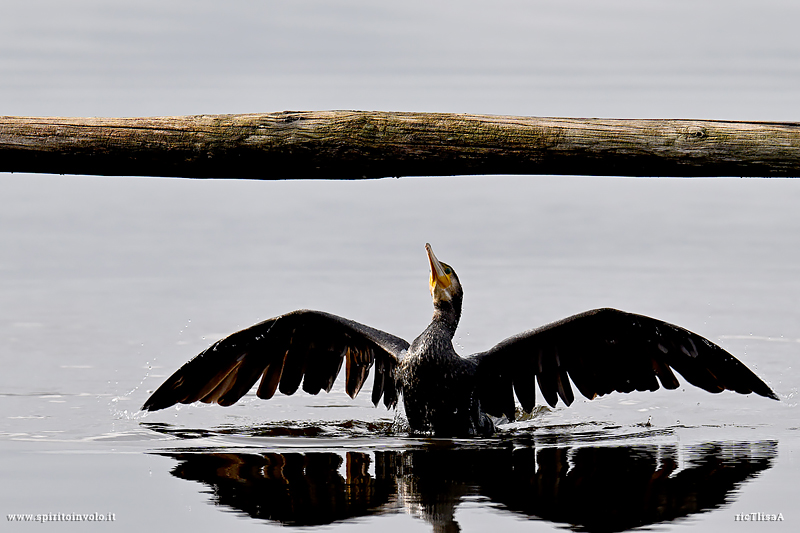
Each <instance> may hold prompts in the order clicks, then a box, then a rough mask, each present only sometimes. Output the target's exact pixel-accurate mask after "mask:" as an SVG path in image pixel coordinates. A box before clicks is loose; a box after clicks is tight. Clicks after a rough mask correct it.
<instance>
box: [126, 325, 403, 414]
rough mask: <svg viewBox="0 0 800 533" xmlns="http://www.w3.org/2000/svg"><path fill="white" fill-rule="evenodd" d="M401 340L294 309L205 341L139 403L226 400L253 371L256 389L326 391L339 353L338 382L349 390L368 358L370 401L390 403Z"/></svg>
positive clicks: (242, 389) (267, 393)
mask: <svg viewBox="0 0 800 533" xmlns="http://www.w3.org/2000/svg"><path fill="white" fill-rule="evenodd" d="M407 348H408V342H406V341H405V340H403V339H400V338H399V337H395V336H393V335H390V334H388V333H385V332H383V331H380V330H377V329H374V328H370V327H369V326H365V325H363V324H359V323H358V322H354V321H352V320H348V319H346V318H342V317H338V316H336V315H332V314H329V313H323V312H321V311H309V310H299V311H293V312H291V313H287V314H285V315H281V316H278V317H275V318H271V319H269V320H265V321H264V322H260V323H258V324H256V325H254V326H251V327H249V328H247V329H244V330H241V331H238V332H236V333H234V334H232V335H230V336H228V337H226V338H224V339H222V340H220V341H217V342H216V343H214V344H213V345H211V346H210V347H209V348H208V349H206V350H205V351H203V352H202V353H200V354H199V355H198V356H196V357H195V358H193V359H192V360H190V361H189V362H187V363H186V364H185V365H183V366H182V367H181V368H179V369H178V370H177V371H176V372H175V373H174V374H173V375H172V376H170V377H169V378H168V379H167V380H166V381H165V382H164V383H163V384H162V385H161V386H160V387H159V388H158V389H157V390H156V391H155V392H154V393H153V394H152V395H151V396H150V398H149V399H148V400H147V401H146V402H145V404H144V405H143V406H142V409H145V410H150V411H156V410H159V409H164V408H166V407H169V406H171V405H174V404H176V403H192V402H195V401H198V400H199V401H203V402H206V403H219V404H220V405H232V404H234V403H236V402H237V401H238V400H239V399H240V398H241V397H242V396H244V395H245V394H246V393H247V391H249V390H250V389H251V388H252V387H253V386H254V385H255V383H256V382H257V381H258V380H259V379H261V383H260V384H259V387H258V392H257V394H258V397H259V398H263V399H269V398H271V397H272V396H273V395H274V394H275V391H276V390H280V391H281V392H282V393H283V394H293V393H294V392H295V391H297V389H298V388H299V387H300V384H301V383H302V384H303V390H304V391H306V392H309V393H311V394H317V393H319V391H320V390H323V389H324V390H325V391H328V392H329V391H330V390H331V388H332V387H333V384H334V382H335V381H336V377H337V375H338V374H339V372H340V370H341V367H342V363H343V362H344V361H345V360H346V361H347V369H346V376H345V390H346V392H347V393H348V394H349V395H350V396H351V397H355V396H356V394H358V392H359V390H361V387H362V386H363V384H364V382H365V381H366V379H367V376H368V375H369V370H370V368H371V367H372V366H373V365H374V364H376V362H377V367H376V368H377V369H379V370H376V375H375V383H376V386H375V387H374V389H373V393H372V401H373V403H375V404H376V405H377V403H378V402H379V401H380V399H381V397H383V401H384V404H385V405H386V406H387V407H393V406H394V405H395V404H396V403H397V390H396V388H395V379H394V376H395V369H396V367H397V362H398V360H399V358H400V357H401V356H402V353H403V351H405V350H406V349H407Z"/></svg>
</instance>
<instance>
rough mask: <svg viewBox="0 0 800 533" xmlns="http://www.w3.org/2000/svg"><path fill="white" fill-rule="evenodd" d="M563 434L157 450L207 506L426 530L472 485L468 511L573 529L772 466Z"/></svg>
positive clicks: (719, 451)
mask: <svg viewBox="0 0 800 533" xmlns="http://www.w3.org/2000/svg"><path fill="white" fill-rule="evenodd" d="M559 437H561V438H560V439H559V443H558V445H557V446H545V447H542V448H535V447H533V446H531V445H530V441H528V442H526V441H521V442H520V441H512V440H510V439H509V440H504V441H500V443H498V442H494V441H493V442H492V443H491V445H490V446H482V445H475V444H472V443H471V444H470V445H458V444H453V443H452V442H443V441H430V442H428V443H427V444H425V445H424V446H423V447H420V448H407V449H401V450H385V451H370V452H360V451H353V450H351V451H347V452H346V453H341V452H340V453H333V452H308V453H296V452H292V453H275V452H260V453H254V452H252V451H250V452H249V453H236V452H220V453H209V452H207V451H205V452H203V451H200V452H198V451H191V450H185V451H180V452H167V453H164V452H159V455H164V456H167V457H171V458H173V459H175V460H177V461H178V463H177V464H176V465H175V467H174V468H173V469H172V471H171V473H172V475H174V476H176V477H178V478H181V479H188V480H193V481H197V482H200V483H202V484H203V485H204V486H205V487H209V488H210V489H211V490H207V489H205V488H204V489H203V491H202V492H203V493H205V494H211V498H212V500H213V502H214V505H215V506H217V507H218V508H220V509H223V510H235V511H238V512H243V513H245V514H247V515H248V516H250V517H252V518H255V519H261V520H269V521H277V522H280V523H282V524H286V525H292V526H319V525H324V524H331V523H335V522H339V521H342V520H347V519H349V518H353V517H363V516H375V515H386V514H395V513H402V512H406V513H408V514H410V515H412V516H415V517H418V518H422V519H424V520H425V521H427V522H429V523H430V524H431V525H432V526H433V531H434V532H456V531H459V530H460V527H459V524H458V522H457V520H458V513H457V510H458V508H459V506H460V505H461V504H462V503H464V501H465V499H466V498H469V497H470V496H472V497H473V498H472V500H471V505H472V507H473V511H474V510H475V508H477V507H480V508H481V509H482V512H483V513H486V516H490V517H492V518H495V517H496V516H497V513H504V514H508V513H509V512H510V513H511V514H512V516H514V517H515V518H517V519H524V518H527V517H531V518H537V519H539V520H545V521H548V522H553V523H557V524H571V525H573V527H572V529H574V530H577V531H605V532H613V531H627V530H629V529H631V528H635V527H643V526H649V525H651V524H658V523H661V524H664V523H667V522H671V521H673V520H678V519H681V518H685V517H694V518H695V519H696V518H697V516H696V515H697V514H698V513H702V512H707V511H710V510H712V509H717V508H719V507H721V506H723V505H726V504H728V505H730V501H731V496H732V495H733V494H736V493H739V492H742V491H743V490H744V486H743V485H744V484H745V483H746V482H747V481H749V480H751V479H753V478H754V477H756V476H758V475H759V473H762V472H764V471H766V470H768V469H769V468H772V467H773V466H774V463H775V462H776V459H777V455H778V451H777V446H778V445H777V442H774V441H759V442H754V443H749V442H724V443H705V444H695V445H686V444H683V445H681V446H680V447H679V446H677V445H675V444H664V445H658V446H656V445H642V444H639V445H630V444H625V443H620V442H618V441H615V442H612V443H610V444H613V445H601V446H598V445H597V444H596V443H595V444H594V445H591V446H587V445H586V443H579V445H565V440H568V438H569V435H563V434H562V435H559ZM370 465H372V468H371V467H370ZM679 465H681V467H679ZM370 471H372V472H373V473H372V474H371V473H370ZM474 496H481V498H479V499H478V498H474ZM498 509H503V511H498ZM373 520H375V521H373V522H371V524H372V525H373V526H375V527H376V528H377V527H380V526H381V523H379V522H378V521H377V520H378V519H377V518H375V519H373ZM387 524H388V525H389V527H391V523H387ZM472 525H473V527H474V524H472Z"/></svg>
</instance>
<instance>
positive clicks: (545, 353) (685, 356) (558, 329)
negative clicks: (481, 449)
mask: <svg viewBox="0 0 800 533" xmlns="http://www.w3.org/2000/svg"><path fill="white" fill-rule="evenodd" d="M472 358H473V360H474V361H475V362H476V363H477V380H478V394H479V398H480V401H481V407H482V408H483V410H484V411H486V412H487V413H489V414H491V415H494V416H501V415H506V416H507V417H508V418H509V419H510V420H513V419H514V411H515V409H514V393H516V395H517V398H518V399H519V401H520V403H521V404H522V408H523V409H524V410H525V411H530V410H532V409H533V407H534V404H535V399H536V391H535V385H534V381H538V383H539V389H540V390H541V392H542V395H543V396H544V399H545V400H546V401H547V403H548V404H550V406H551V407H555V405H556V402H557V401H558V398H559V397H560V398H561V400H562V401H563V402H564V403H565V404H566V405H570V404H571V403H572V401H573V400H574V399H575V398H574V395H573V392H572V387H571V385H570V379H571V380H572V383H574V384H575V386H576V387H577V388H578V390H579V391H580V392H581V394H583V395H584V396H585V397H587V398H589V399H593V398H595V397H596V396H602V395H604V394H608V393H610V392H612V391H618V392H631V391H634V390H639V391H647V390H649V391H654V390H656V389H658V388H659V381H660V382H661V385H662V386H663V387H664V388H666V389H675V388H677V387H678V385H679V382H678V379H677V378H676V377H675V374H674V373H673V372H672V371H673V370H676V371H677V372H678V373H680V375H681V376H683V377H684V378H685V379H686V381H688V382H689V383H691V384H692V385H695V386H697V387H700V388H701V389H705V390H707V391H708V392H714V393H716V392H721V391H723V390H725V389H729V390H733V391H736V392H739V393H741V394H749V393H751V392H755V393H756V394H760V395H761V396H766V397H767V398H772V399H775V400H777V399H778V397H777V396H776V395H775V393H774V392H772V390H771V389H770V388H769V387H768V386H767V385H766V384H765V383H764V382H763V381H761V380H760V379H759V378H758V376H756V375H755V374H754V373H753V372H752V371H750V369H749V368H747V367H746V366H745V365H744V364H742V363H741V362H740V361H739V360H738V359H736V358H735V357H734V356H732V355H731V354H729V353H728V352H726V351H725V350H723V349H722V348H720V347H719V346H717V345H716V344H714V343H713V342H711V341H709V340H708V339H706V338H704V337H701V336H700V335H697V334H695V333H692V332H691V331H688V330H685V329H683V328H681V327H678V326H674V325H672V324H668V323H666V322H662V321H660V320H656V319H654V318H649V317H646V316H642V315H635V314H632V313H625V312H623V311H617V310H616V309H595V310H593V311H587V312H585V313H581V314H579V315H575V316H572V317H569V318H566V319H564V320H561V321H559V322H554V323H552V324H549V325H546V326H543V327H541V328H538V329H534V330H531V331H526V332H524V333H520V334H519V335H515V336H513V337H510V338H508V339H506V340H504V341H502V342H501V343H499V344H498V345H496V346H495V347H494V348H492V349H490V350H488V351H486V352H483V353H479V354H475V355H474V356H472ZM512 389H513V392H512Z"/></svg>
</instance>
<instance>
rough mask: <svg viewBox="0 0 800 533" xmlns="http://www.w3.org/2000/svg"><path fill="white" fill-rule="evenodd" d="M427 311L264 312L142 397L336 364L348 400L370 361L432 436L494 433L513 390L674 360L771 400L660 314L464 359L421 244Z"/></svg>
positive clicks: (526, 398) (443, 291) (285, 377)
mask: <svg viewBox="0 0 800 533" xmlns="http://www.w3.org/2000/svg"><path fill="white" fill-rule="evenodd" d="M426 250H427V253H428V260H429V263H430V268H431V276H430V289H431V295H432V297H433V304H434V315H433V319H432V321H431V324H430V325H429V326H428V328H427V329H426V330H425V331H424V332H423V333H422V334H421V335H420V336H419V337H417V338H416V339H415V340H414V342H412V343H411V344H410V345H409V343H408V342H406V341H405V340H403V339H401V338H399V337H395V336H394V335H391V334H389V333H386V332H384V331H380V330H377V329H374V328H371V327H369V326H365V325H363V324H360V323H358V322H354V321H352V320H348V319H346V318H342V317H339V316H336V315H332V314H329V313H324V312H322V311H310V310H298V311H293V312H291V313H287V314H285V315H281V316H278V317H275V318H270V319H268V320H265V321H263V322H260V323H258V324H256V325H254V326H251V327H249V328H247V329H244V330H242V331H238V332H236V333H234V334H232V335H230V336H228V337H226V338H224V339H222V340H220V341H217V342H216V343H214V344H213V345H211V346H210V347H209V348H208V349H206V350H205V351H203V352H202V353H201V354H199V355H198V356H196V357H195V358H194V359H192V360H191V361H189V362H188V363H186V364H185V365H183V366H182V367H181V368H180V369H178V370H177V371H176V372H175V373H174V374H173V375H172V376H171V377H170V378H169V379H167V381H165V382H164V383H163V384H162V385H161V386H160V387H159V388H158V389H157V390H156V391H155V392H154V393H153V394H152V396H150V398H149V399H148V400H147V402H145V404H144V406H143V407H142V409H145V410H150V411H156V410H159V409H164V408H166V407H169V406H171V405H174V404H176V403H191V402H195V401H201V402H206V403H213V402H216V403H218V404H220V405H232V404H233V403H235V402H236V401H238V400H239V399H240V398H241V397H242V396H243V395H244V394H246V393H247V392H248V391H249V390H250V389H251V388H252V387H253V385H255V384H256V382H257V381H259V379H260V384H259V385H258V392H257V394H258V397H259V398H263V399H269V398H271V397H272V396H273V395H274V394H275V391H276V390H280V391H281V392H282V393H283V394H293V393H294V392H296V391H297V389H298V388H300V386H301V384H302V388H303V390H304V391H305V392H308V393H310V394H317V393H319V391H321V390H325V391H330V390H331V388H332V387H333V384H334V382H335V380H336V377H337V376H338V374H339V372H340V370H341V367H342V364H344V365H345V390H346V392H347V394H348V395H350V397H352V398H354V397H355V396H356V395H357V394H358V392H359V390H361V387H362V386H363V384H364V383H365V381H366V380H367V378H368V375H369V372H370V369H372V368H373V367H374V370H373V388H372V402H373V403H374V404H375V405H377V404H378V402H380V401H381V398H383V403H384V405H385V406H386V407H388V408H392V407H394V406H395V405H396V404H397V401H398V398H399V397H400V396H401V395H402V397H403V403H404V407H405V412H406V416H407V418H408V422H409V426H410V427H411V429H412V430H414V431H419V432H429V433H432V434H435V435H438V436H471V435H489V434H491V433H492V432H493V431H494V426H493V424H492V421H491V419H490V418H489V417H488V416H486V415H487V414H488V415H492V416H496V417H500V416H505V417H507V418H508V419H509V420H513V419H514V417H515V412H516V402H515V400H514V396H515V395H516V397H517V399H518V400H519V402H520V404H521V405H522V409H523V410H524V411H526V412H529V411H531V410H532V409H533V407H534V405H535V401H536V390H535V389H536V385H535V382H536V383H538V385H539V389H540V391H541V393H542V396H543V397H544V399H545V401H546V402H547V403H548V404H549V405H550V406H552V407H554V406H555V405H556V403H557V402H558V399H559V398H560V399H561V400H562V401H563V402H564V403H565V404H566V405H570V404H571V403H572V402H573V401H574V398H575V395H574V392H573V390H572V384H574V386H575V387H577V389H578V391H579V392H580V393H581V394H582V395H583V396H585V397H587V398H590V399H591V398H595V397H597V396H602V395H604V394H608V393H610V392H613V391H617V392H631V391H634V390H639V391H646V390H649V391H654V390H656V389H658V388H659V383H660V385H661V386H663V387H664V388H666V389H675V388H677V387H678V386H679V382H678V379H677V378H676V376H675V374H674V373H673V370H675V371H677V372H678V373H679V374H681V375H682V376H683V377H684V378H685V379H686V380H687V381H688V382H689V383H691V384H693V385H695V386H697V387H700V388H702V389H704V390H707V391H709V392H713V393H717V392H721V391H723V390H725V389H728V390H732V391H735V392H738V393H741V394H749V393H751V392H755V393H756V394H759V395H761V396H765V397H768V398H772V399H775V400H777V399H778V397H777V396H776V395H775V393H774V392H773V391H772V390H771V389H770V388H769V387H768V386H767V385H766V384H765V383H764V382H763V381H761V379H759V378H758V377H757V376H756V375H755V374H754V373H753V372H752V371H750V369H748V368H747V367H746V366H745V365H744V364H742V363H741V362H740V361H739V360H737V359H736V358H735V357H733V356H732V355H731V354H730V353H728V352H727V351H725V350H723V349H722V348H720V347H719V346H717V345H716V344H714V343H712V342H711V341H709V340H708V339H705V338H704V337H701V336H700V335H697V334H695V333H692V332H690V331H688V330H686V329H683V328H681V327H678V326H674V325H672V324H668V323H666V322H662V321H660V320H656V319H653V318H649V317H646V316H642V315H636V314H632V313H626V312H624V311H618V310H616V309H595V310H592V311H587V312H585V313H581V314H578V315H574V316H571V317H569V318H565V319H563V320H560V321H558V322H554V323H552V324H548V325H546V326H543V327H540V328H537V329H533V330H530V331H526V332H523V333H520V334H518V335H515V336H513V337H510V338H508V339H506V340H504V341H502V342H500V343H499V344H497V345H496V346H494V347H493V348H491V349H489V350H487V351H485V352H482V353H478V354H474V355H471V356H469V357H461V356H459V355H458V354H457V353H456V352H455V350H454V348H453V343H452V339H453V335H454V334H455V331H456V328H457V326H458V322H459V319H460V317H461V304H462V301H463V291H462V288H461V283H460V281H459V279H458V276H457V275H456V273H455V271H454V270H453V269H452V267H450V266H449V265H447V264H445V263H442V262H440V261H439V260H438V259H437V258H436V256H435V255H434V254H433V250H432V249H431V247H430V245H426Z"/></svg>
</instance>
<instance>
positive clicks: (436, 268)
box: [425, 243, 450, 294]
mask: <svg viewBox="0 0 800 533" xmlns="http://www.w3.org/2000/svg"><path fill="white" fill-rule="evenodd" d="M425 251H426V252H428V262H429V263H430V265H431V277H430V280H429V283H430V286H431V294H433V292H434V289H435V288H436V286H437V285H438V286H439V287H441V288H442V289H446V288H448V287H449V286H450V276H448V275H447V274H446V273H445V271H444V267H443V266H442V263H441V262H439V260H438V259H436V256H435V255H434V254H433V248H431V245H430V244H427V243H426V244H425Z"/></svg>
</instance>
